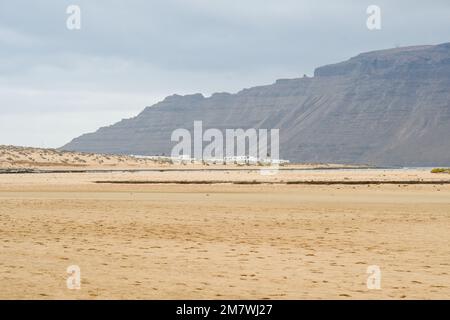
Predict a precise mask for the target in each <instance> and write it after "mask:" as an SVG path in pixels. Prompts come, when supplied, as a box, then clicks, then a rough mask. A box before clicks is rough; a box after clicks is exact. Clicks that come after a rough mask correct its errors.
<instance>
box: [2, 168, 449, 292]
mask: <svg viewBox="0 0 450 320" xmlns="http://www.w3.org/2000/svg"><path fill="white" fill-rule="evenodd" d="M226 179H228V180H229V181H250V182H255V181H260V182H271V183H273V184H265V183H263V184H231V183H228V184H226V183H221V184H202V185H197V184H174V183H163V184H145V183H141V184H133V183H124V184H114V183H102V184H100V183H96V182H99V181H128V182H130V181H131V182H132V181H141V182H142V181H162V182H164V181H174V180H177V181H181V180H184V181H195V180H202V181H208V180H210V181H212V180H215V181H217V180H226ZM383 179H385V180H386V181H387V180H399V181H400V180H401V181H416V182H420V181H435V182H436V181H439V180H440V181H446V180H448V179H449V175H448V174H442V175H439V174H437V175H436V174H431V173H430V172H429V170H335V171H330V170H323V171H321V170H318V171H281V172H280V173H279V174H277V175H273V176H262V175H260V174H259V172H258V171H216V172H215V171H200V172H199V171H192V172H189V171H188V172H176V171H175V172H164V171H163V172H154V171H152V172H132V173H130V172H109V173H108V172H101V173H53V174H49V173H48V174H3V175H0V203H1V206H0V246H1V249H0V252H1V253H0V255H1V259H0V283H1V284H2V290H1V291H0V298H2V299H110V298H113V299H328V298H331V299H366V298H367V299H422V298H423V299H431V298H435V299H448V298H449V297H450V249H449V248H450V233H449V232H448V230H449V228H450V185H449V184H429V185H426V184H412V185H407V184H404V185H403V184H398V185H397V184H357V185H346V184H336V185H301V184H292V185H290V184H286V182H287V181H299V180H301V181H326V180H334V181H342V182H343V183H345V182H347V181H351V180H354V181H367V180H371V181H380V180H383ZM70 265H78V266H79V267H80V269H81V289H80V290H69V289H67V286H66V279H67V277H68V275H67V273H66V268H67V267H68V266H70ZM370 265H377V266H379V267H380V269H381V274H382V278H381V289H380V290H369V289H368V288H367V286H366V281H367V277H368V274H367V273H366V270H367V267H368V266H370Z"/></svg>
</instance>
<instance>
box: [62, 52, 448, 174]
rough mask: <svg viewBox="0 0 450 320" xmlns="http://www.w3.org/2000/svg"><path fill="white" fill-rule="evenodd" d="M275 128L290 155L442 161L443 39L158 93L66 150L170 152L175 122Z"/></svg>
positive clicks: (346, 159) (444, 119) (302, 159)
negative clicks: (265, 80)
mask: <svg viewBox="0 0 450 320" xmlns="http://www.w3.org/2000/svg"><path fill="white" fill-rule="evenodd" d="M194 120H203V124H204V127H205V128H208V127H211V128H219V129H226V128H244V129H245V128H250V127H252V128H267V129H270V128H279V129H280V144H281V156H282V157H283V158H286V159H289V160H291V161H299V162H323V163H365V164H371V165H400V166H435V165H441V166H444V165H445V166H448V165H450V139H448V137H449V136H450V43H447V44H441V45H436V46H416V47H406V48H396V49H390V50H381V51H375V52H368V53H363V54H360V55H358V56H356V57H353V58H351V59H350V60H348V61H345V62H341V63H337V64H333V65H328V66H324V67H320V68H317V69H316V70H315V74H314V77H312V78H307V77H305V78H301V79H289V80H288V79H284V80H278V81H276V82H275V83H274V84H272V85H267V86H260V87H254V88H250V89H245V90H242V91H240V92H239V93H237V94H227V93H217V94H214V95H213V96H211V97H209V98H205V97H203V96H202V95H201V94H194V95H187V96H178V95H173V96H170V97H167V98H166V99H165V100H164V101H162V102H159V103H157V104H155V105H154V106H152V107H147V108H146V109H145V110H144V111H143V112H141V113H140V114H139V115H138V116H136V117H135V118H132V119H126V120H122V121H120V122H118V123H116V124H114V125H112V126H109V127H104V128H100V129H99V130H98V131H97V132H94V133H88V134H85V135H82V136H81V137H79V138H76V139H74V140H73V141H72V142H70V143H68V144H67V145H65V146H64V147H63V149H65V150H77V151H87V152H101V153H118V154H142V155H155V154H162V153H165V154H170V151H171V149H172V147H173V145H174V143H172V142H171V141H170V136H171V133H172V131H173V130H174V129H176V128H187V129H191V128H192V127H193V122H194Z"/></svg>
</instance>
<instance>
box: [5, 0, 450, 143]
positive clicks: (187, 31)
mask: <svg viewBox="0 0 450 320" xmlns="http://www.w3.org/2000/svg"><path fill="white" fill-rule="evenodd" d="M72 4H73V5H78V6H79V7H80V9H81V29H80V30H69V29H68V28H67V27H66V20H67V18H68V17H69V14H67V13H66V9H67V7H68V6H69V5H72ZM372 4H374V5H378V6H379V7H380V8H381V19H382V20H381V27H382V29H381V30H376V31H370V30H368V28H367V27H366V20H367V17H368V15H367V13H366V9H367V7H368V6H369V5H372ZM443 42H450V1H449V0H433V1H406V0H405V1H402V0H397V1H396V0H387V1H380V0H371V1H364V0H353V1H351V0H341V1H335V0H327V1H319V0H314V1H303V0H161V1H151V0H150V1H149V0H146V1H144V0H142V1H141V0H127V1H124V0H120V1H119V0H78V1H76V0H72V1H62V0H58V1H55V0H40V1H32V0H28V1H23V0H0V144H15V145H26V146H44V147H60V146H62V145H63V144H65V143H67V142H69V141H70V140H71V139H72V138H74V137H76V136H79V135H81V134H83V133H86V132H91V131H95V130H96V129H97V128H98V127H100V126H104V125H110V124H112V123H115V122H117V121H119V120H121V119H122V118H129V117H132V116H135V115H136V114H138V113H139V112H140V111H142V110H143V109H144V107H145V106H149V105H152V104H154V103H156V102H158V101H159V100H161V99H163V98H164V97H165V96H167V95H171V94H174V93H178V94H190V93H197V92H200V93H203V94H204V95H205V96H209V95H211V94H212V93H214V92H223V91H227V92H233V93H234V92H237V91H239V90H241V89H242V88H248V87H251V86H255V85H262V84H270V83H273V82H274V81H275V80H276V79H278V78H295V77H300V76H302V75H303V74H308V75H312V74H313V71H314V68H316V67H318V66H321V65H325V64H330V63H334V62H339V61H342V60H346V59H348V58H350V57H352V56H354V55H356V54H358V53H360V52H365V51H371V50H378V49H386V48H392V47H396V46H409V45H420V44H438V43H443Z"/></svg>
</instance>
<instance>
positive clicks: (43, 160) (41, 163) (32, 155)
mask: <svg viewBox="0 0 450 320" xmlns="http://www.w3.org/2000/svg"><path fill="white" fill-rule="evenodd" d="M153 163H154V160H151V159H139V158H135V157H131V156H126V155H109V154H94V153H85V152H71V151H62V150H58V149H41V148H31V147H17V146H0V168H7V169H8V168H39V167H45V168H50V167H74V168H75V167H77V168H78V167H79V168H87V167H96V166H110V167H117V166H141V165H144V166H145V165H147V164H153Z"/></svg>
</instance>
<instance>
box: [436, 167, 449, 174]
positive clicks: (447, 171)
mask: <svg viewBox="0 0 450 320" xmlns="http://www.w3.org/2000/svg"><path fill="white" fill-rule="evenodd" d="M431 173H449V174H450V168H434V169H433V170H431Z"/></svg>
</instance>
